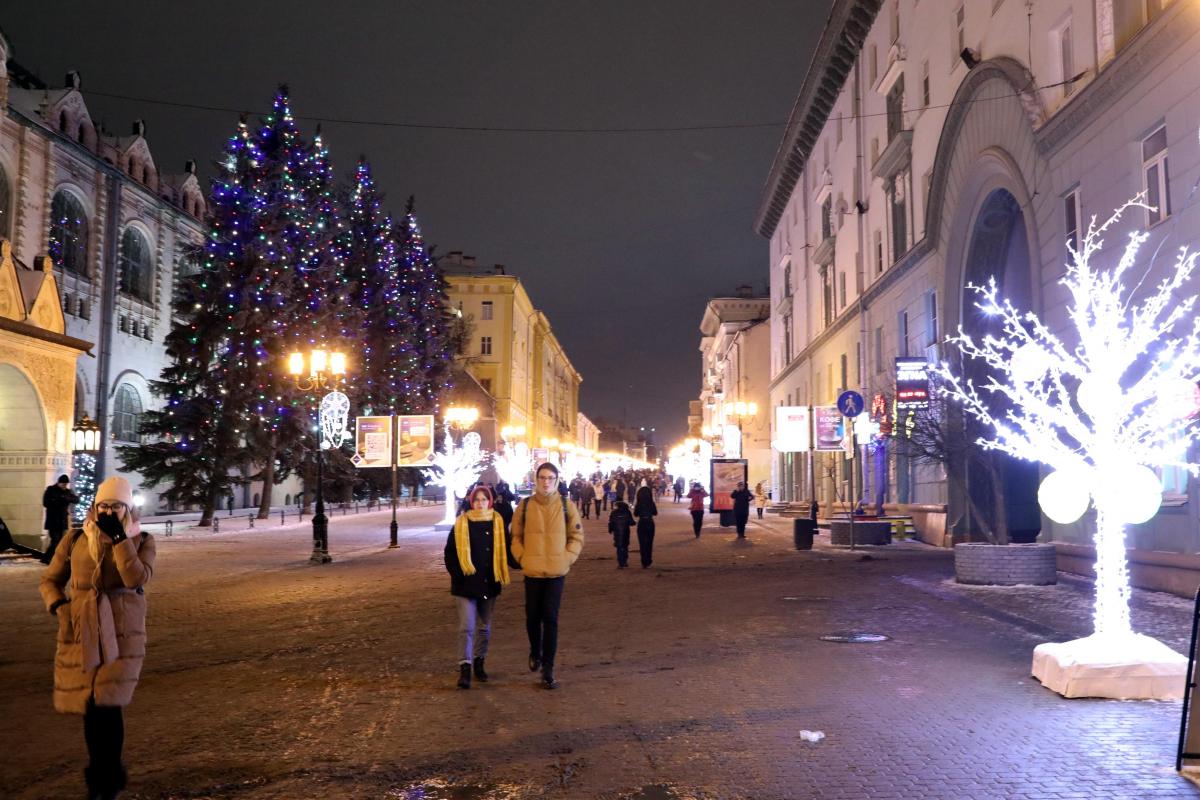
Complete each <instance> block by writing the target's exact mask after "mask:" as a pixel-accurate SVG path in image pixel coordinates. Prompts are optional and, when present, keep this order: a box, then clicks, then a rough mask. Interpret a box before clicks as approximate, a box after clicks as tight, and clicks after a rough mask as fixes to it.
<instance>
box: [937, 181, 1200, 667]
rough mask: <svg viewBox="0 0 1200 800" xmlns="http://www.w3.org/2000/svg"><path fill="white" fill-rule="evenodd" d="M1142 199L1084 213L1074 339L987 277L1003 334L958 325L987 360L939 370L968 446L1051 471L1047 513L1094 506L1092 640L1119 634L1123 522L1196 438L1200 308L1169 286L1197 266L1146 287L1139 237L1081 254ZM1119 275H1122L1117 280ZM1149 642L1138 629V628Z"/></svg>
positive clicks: (1136, 518) (1123, 615) (971, 351)
mask: <svg viewBox="0 0 1200 800" xmlns="http://www.w3.org/2000/svg"><path fill="white" fill-rule="evenodd" d="M1131 207H1136V208H1144V207H1145V206H1144V205H1143V204H1142V203H1141V202H1140V201H1134V202H1131V203H1126V204H1125V205H1124V206H1122V207H1121V208H1119V209H1118V210H1117V211H1116V212H1115V213H1114V214H1113V216H1112V217H1111V218H1110V219H1109V220H1108V221H1107V222H1105V223H1104V224H1103V225H1100V226H1098V227H1097V225H1096V220H1095V219H1094V218H1093V220H1092V222H1091V224H1090V225H1089V227H1088V233H1087V236H1086V237H1084V239H1083V241H1082V242H1081V243H1080V246H1079V248H1078V249H1071V259H1072V263H1071V264H1069V265H1068V268H1067V272H1066V275H1065V277H1064V278H1063V279H1062V280H1061V281H1060V283H1061V285H1062V286H1063V287H1065V289H1066V290H1067V293H1068V295H1069V298H1068V301H1067V312H1068V319H1069V321H1070V323H1071V325H1072V326H1073V328H1074V331H1073V332H1072V335H1071V337H1070V338H1071V340H1072V341H1071V342H1064V341H1063V340H1062V339H1060V338H1059V337H1058V336H1056V335H1055V334H1054V333H1053V332H1052V331H1051V330H1050V329H1049V328H1048V327H1047V326H1046V325H1045V324H1044V323H1043V322H1042V321H1041V320H1040V319H1039V318H1038V317H1037V316H1036V315H1035V314H1033V313H1031V312H1022V311H1018V310H1017V309H1016V308H1014V307H1013V306H1012V304H1011V303H1010V302H1009V301H1007V300H1005V299H1003V298H1001V297H1000V296H999V293H998V290H997V286H996V282H995V279H992V280H991V281H990V282H989V283H988V285H987V286H982V287H981V286H969V287H968V288H970V289H972V290H973V291H975V293H976V295H977V300H976V303H975V307H976V308H977V309H979V311H980V312H982V313H983V314H985V315H988V316H991V317H993V318H995V319H996V321H997V322H998V323H999V325H998V327H999V330H1000V333H998V334H987V335H984V336H982V337H980V338H979V340H978V341H977V340H976V339H974V338H972V337H971V336H968V335H967V334H965V333H964V332H963V330H962V328H961V327H960V328H959V331H958V335H957V336H954V337H951V338H950V340H949V341H951V342H953V343H954V344H956V345H957V347H958V349H959V350H960V351H961V352H962V353H963V354H964V356H966V357H969V358H972V359H978V360H980V361H982V362H983V364H984V365H986V368H987V370H988V377H987V378H986V379H985V382H983V383H982V384H981V385H980V386H976V385H975V384H974V382H972V381H971V380H970V379H969V378H966V377H963V376H960V375H955V374H954V373H952V372H951V370H950V369H949V368H948V366H947V365H946V364H944V363H943V364H941V365H940V367H939V368H938V371H939V373H940V374H941V376H942V377H943V378H944V380H945V385H946V392H947V394H948V395H949V396H950V397H951V398H953V399H955V400H957V401H958V402H959V403H961V405H962V408H963V409H964V410H965V411H966V413H968V414H970V415H973V416H974V417H976V418H977V419H978V420H980V421H981V422H983V423H984V424H985V426H986V427H988V428H989V429H990V430H991V434H992V435H991V437H990V438H981V439H980V440H979V441H978V444H979V445H981V446H983V447H985V448H989V449H995V450H1000V451H1002V452H1004V453H1007V454H1009V455H1011V456H1014V457H1016V458H1021V459H1026V460H1029V461H1038V462H1041V463H1044V464H1046V465H1048V466H1050V467H1051V468H1052V469H1053V470H1054V471H1053V472H1052V473H1051V474H1050V475H1048V476H1047V477H1046V478H1045V479H1044V480H1043V481H1042V484H1041V486H1040V488H1039V490H1038V501H1039V503H1040V504H1041V506H1042V510H1043V511H1044V512H1045V513H1046V516H1048V517H1049V518H1050V519H1052V520H1054V521H1056V522H1060V523H1070V522H1074V521H1075V520H1077V519H1079V518H1080V517H1082V516H1083V514H1084V513H1085V512H1086V511H1087V508H1088V505H1089V501H1090V503H1091V504H1092V505H1093V506H1094V507H1095V511H1096V533H1095V544H1096V600H1095V612H1094V616H1093V623H1094V631H1095V632H1094V634H1093V636H1092V637H1089V638H1088V639H1087V640H1080V641H1081V642H1089V646H1100V645H1103V646H1104V647H1106V648H1108V652H1112V649H1111V648H1112V646H1113V645H1114V644H1115V643H1116V642H1118V641H1121V642H1124V643H1125V644H1126V645H1127V644H1129V639H1130V637H1133V636H1134V634H1133V631H1132V628H1131V626H1130V621H1129V575H1128V570H1127V567H1126V556H1125V526H1126V525H1129V524H1137V523H1141V522H1146V521H1147V520H1149V519H1151V518H1152V517H1153V516H1154V515H1155V514H1156V513H1157V511H1158V508H1159V505H1160V502H1161V499H1162V487H1161V484H1160V481H1159V478H1158V476H1157V475H1156V473H1155V472H1154V469H1152V468H1155V467H1169V466H1174V467H1183V468H1186V469H1189V470H1191V471H1192V472H1193V473H1195V471H1196V467H1197V465H1195V464H1189V463H1187V451H1188V449H1189V447H1190V445H1191V444H1192V443H1193V442H1194V441H1196V439H1197V438H1200V437H1198V435H1197V434H1198V429H1197V426H1196V425H1195V424H1194V421H1193V419H1192V416H1193V414H1194V413H1195V411H1196V409H1197V402H1196V401H1197V388H1196V387H1197V383H1196V381H1197V378H1198V377H1200V318H1197V317H1195V316H1194V315H1193V311H1194V309H1195V305H1196V300H1197V298H1196V295H1190V296H1179V295H1180V294H1181V293H1182V292H1183V290H1184V288H1185V286H1187V284H1188V281H1189V279H1190V278H1191V276H1192V274H1193V272H1194V270H1195V266H1196V256H1197V254H1196V253H1188V252H1187V251H1186V250H1181V251H1180V252H1179V255H1178V257H1177V259H1176V261H1175V264H1174V269H1173V270H1172V271H1171V273H1170V274H1169V275H1168V276H1167V277H1165V278H1163V279H1162V280H1160V281H1158V282H1157V283H1153V284H1152V285H1147V282H1148V281H1150V280H1151V278H1150V266H1146V267H1145V269H1141V270H1138V271H1136V272H1135V261H1136V259H1137V255H1138V250H1139V248H1140V247H1141V245H1142V244H1143V243H1144V242H1145V241H1146V239H1147V238H1148V234H1146V233H1144V232H1138V233H1134V234H1131V235H1130V237H1129V243H1128V244H1127V245H1126V247H1125V252H1124V254H1123V255H1122V257H1121V260H1120V262H1119V263H1118V264H1117V265H1116V266H1115V267H1114V268H1112V269H1097V268H1094V267H1093V266H1092V264H1091V261H1092V259H1093V257H1094V256H1095V255H1096V254H1097V253H1098V252H1099V251H1100V250H1101V248H1102V246H1103V241H1102V237H1103V235H1104V234H1105V233H1106V232H1107V231H1108V230H1109V228H1110V227H1111V226H1113V225H1114V224H1115V223H1116V222H1117V220H1118V219H1120V217H1121V215H1122V213H1124V212H1125V211H1126V210H1128V209H1129V208H1131ZM1126 281H1130V282H1131V283H1132V285H1131V286H1127V285H1126ZM1138 638H1139V639H1145V638H1146V637H1138Z"/></svg>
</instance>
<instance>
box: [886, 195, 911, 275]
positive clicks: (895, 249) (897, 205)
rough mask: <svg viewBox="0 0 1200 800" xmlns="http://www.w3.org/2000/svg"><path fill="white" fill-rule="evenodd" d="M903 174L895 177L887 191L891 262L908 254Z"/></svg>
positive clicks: (906, 206) (906, 211)
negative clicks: (890, 230)
mask: <svg viewBox="0 0 1200 800" xmlns="http://www.w3.org/2000/svg"><path fill="white" fill-rule="evenodd" d="M904 182H905V174H904V173H900V174H899V175H897V176H896V181H895V183H894V184H893V186H892V187H891V189H890V190H889V191H888V205H889V206H890V207H891V212H892V214H891V216H892V261H893V262H896V261H898V260H900V256H902V255H904V254H905V253H907V252H908V204H907V203H906V202H905V200H904Z"/></svg>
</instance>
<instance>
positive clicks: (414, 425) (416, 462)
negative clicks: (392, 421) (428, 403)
mask: <svg viewBox="0 0 1200 800" xmlns="http://www.w3.org/2000/svg"><path fill="white" fill-rule="evenodd" d="M396 419H397V420H398V421H399V424H400V452H399V455H398V456H397V459H396V463H397V464H399V465H400V466H402V467H429V466H433V461H432V458H433V440H434V436H433V415H432V414H401V415H400V416H398V417H396Z"/></svg>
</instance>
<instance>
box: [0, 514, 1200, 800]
mask: <svg viewBox="0 0 1200 800" xmlns="http://www.w3.org/2000/svg"><path fill="white" fill-rule="evenodd" d="M660 509H661V510H662V512H663V513H662V516H661V517H660V524H659V531H658V538H657V544H656V551H655V563H654V566H653V567H652V568H651V569H648V570H642V569H641V568H639V566H638V565H637V557H636V555H635V556H634V557H633V558H631V562H632V564H631V568H630V569H628V570H622V571H618V570H617V569H616V561H615V559H614V554H613V549H612V547H611V543H610V540H609V538H608V536H607V534H605V532H604V529H603V527H602V525H601V524H599V523H597V522H595V521H592V522H589V523H586V524H587V536H588V539H587V544H586V546H585V549H584V556H583V558H582V559H581V560H580V562H579V563H578V564H576V566H575V568H574V570H573V571H572V572H571V574H570V576H569V577H568V579H567V584H566V595H565V599H564V602H563V611H562V617H561V632H560V642H561V644H560V653H559V678H560V679H561V681H562V687H561V688H560V689H559V690H557V691H546V690H543V689H541V688H539V687H538V685H537V684H536V682H535V680H534V676H532V675H531V674H530V673H529V672H528V671H527V670H526V665H525V661H526V655H527V643H526V640H525V633H524V626H523V614H522V590H521V585H520V578H519V577H517V578H516V580H515V582H514V584H513V585H512V586H510V587H509V588H507V589H506V590H505V593H504V595H503V596H502V597H501V598H500V601H499V606H498V613H497V620H496V631H495V635H494V637H493V648H492V653H491V656H490V657H489V659H488V670H489V672H490V673H491V674H492V680H491V682H490V683H488V684H486V685H484V686H479V685H478V684H476V687H474V688H472V689H471V690H470V691H460V690H458V689H456V688H454V682H455V678H456V658H455V654H454V639H455V634H454V630H455V615H454V610H453V605H452V603H451V600H450V596H449V594H448V588H449V582H448V579H447V576H446V573H445V571H444V568H443V566H442V547H443V544H444V542H445V534H438V533H434V532H433V531H432V530H431V528H430V527H429V526H430V525H432V523H433V522H434V521H435V520H436V519H437V518H438V517H439V516H440V509H437V508H415V509H406V510H404V511H402V512H401V524H402V526H403V527H402V528H401V538H400V544H401V547H400V548H399V549H398V550H388V549H387V547H386V544H387V521H388V514H387V513H386V512H385V513H382V514H379V513H377V514H371V515H358V516H348V517H335V519H334V521H333V524H332V527H331V534H330V540H331V542H330V549H331V552H332V553H333V555H334V557H335V559H336V561H335V562H334V563H333V564H330V565H328V566H324V567H312V566H309V565H308V563H307V557H308V553H309V529H308V527H307V520H306V523H305V525H303V526H297V525H292V526H291V527H284V528H280V527H279V526H277V525H276V526H274V527H273V528H270V529H256V530H253V531H236V532H227V533H220V534H212V533H182V534H181V533H176V535H174V536H172V537H170V538H165V537H161V538H160V539H159V555H158V568H157V571H156V575H155V578H154V580H153V582H152V583H151V584H150V587H149V589H148V596H149V603H150V620H149V626H150V627H149V635H150V643H149V653H148V656H147V659H146V668H145V671H144V673H143V678H142V683H141V685H140V687H139V688H138V691H137V694H136V695H135V697H134V702H133V705H132V706H130V707H129V708H128V709H127V715H126V719H127V726H128V737H127V742H126V756H127V760H128V761H129V763H130V772H131V783H130V787H129V793H128V795H127V796H128V797H131V798H225V797H229V798H246V799H247V800H251V799H253V800H259V799H260V798H293V799H294V798H323V797H330V798H341V797H347V798H403V799H411V800H416V799H417V798H423V800H434V799H435V798H447V799H449V798H455V799H456V800H467V799H470V800H492V799H494V800H503V799H505V798H541V797H547V798H846V799H847V800H849V799H850V798H904V799H905V800H912V799H913V798H954V799H955V800H963V799H966V798H1039V799H1041V798H1139V799H1140V798H1167V797H1171V798H1176V797H1200V790H1197V789H1195V788H1194V787H1193V786H1192V785H1191V784H1190V783H1188V782H1187V781H1185V780H1183V779H1181V778H1179V777H1178V776H1177V775H1176V774H1175V772H1174V770H1173V766H1174V747H1175V743H1176V738H1177V736H1178V724H1179V710H1180V709H1179V704H1178V703H1163V702H1136V703H1135V702H1113V701H1094V700H1071V701H1068V700H1063V699H1061V698H1059V697H1058V696H1057V695H1054V694H1052V693H1050V692H1049V691H1047V690H1045V689H1043V688H1042V687H1041V686H1040V685H1038V684H1037V682H1036V681H1034V680H1033V679H1031V678H1030V677H1029V665H1030V655H1031V651H1032V649H1033V647H1034V645H1036V644H1037V643H1039V642H1042V641H1047V640H1051V639H1067V638H1073V637H1075V636H1079V635H1083V634H1086V633H1088V632H1089V625H1090V622H1089V617H1090V591H1091V587H1090V584H1088V583H1086V582H1084V581H1081V580H1077V579H1068V580H1065V581H1064V582H1063V583H1060V585H1058V586H1055V587H1044V588H1018V589H995V588H969V587H960V586H957V585H956V584H954V583H953V582H952V581H951V580H950V575H951V572H952V562H951V555H950V554H949V553H947V552H945V551H938V550H934V549H932V548H927V547H925V546H923V545H919V544H911V543H907V544H897V545H892V546H889V547H886V548H876V549H871V550H869V555H868V554H864V553H860V552H856V553H850V552H845V551H834V550H831V549H829V548H827V547H824V546H821V545H819V546H818V549H817V550H815V551H811V552H797V551H795V550H793V549H792V547H791V536H790V527H789V526H788V524H787V522H786V521H783V520H770V521H769V522H766V523H762V524H760V523H757V522H752V523H751V527H750V531H749V533H750V539H749V540H748V541H746V542H738V541H736V540H735V539H734V536H733V534H732V530H731V529H721V528H719V527H716V526H715V525H711V526H710V527H706V528H705V530H704V533H703V536H702V538H701V539H700V540H698V541H697V540H695V539H693V537H692V535H691V530H690V527H689V523H690V519H689V518H688V516H687V513H686V512H685V511H683V510H682V509H683V506H682V505H680V506H675V505H673V504H672V503H670V501H669V500H668V501H667V502H664V503H662V504H660ZM38 576H39V570H38V569H37V568H36V567H35V566H33V565H25V566H19V565H11V564H9V565H5V566H0V614H2V615H3V619H4V627H3V640H2V641H0V719H2V720H3V723H2V724H0V753H3V754H4V764H3V766H2V767H0V797H4V798H13V797H19V798H60V797H63V798H74V797H82V796H83V791H82V778H81V772H80V771H81V770H82V768H83V765H84V760H85V751H84V746H83V741H82V734H81V723H80V720H79V718H77V717H66V716H60V715H57V714H55V713H53V711H52V708H51V702H50V689H51V662H52V653H53V639H54V632H55V626H54V624H53V622H52V620H51V618H50V617H49V616H48V615H47V614H46V613H45V611H44V610H42V608H41V605H40V603H39V601H38V598H37V591H36V584H37V580H38ZM1190 612H1191V604H1190V602H1189V601H1187V600H1184V599H1180V598H1174V597H1170V596H1167V595H1161V594H1153V593H1145V592H1135V610H1134V621H1135V626H1136V627H1137V628H1138V629H1139V630H1142V631H1145V632H1147V633H1151V634H1153V635H1155V636H1158V637H1160V638H1162V639H1164V640H1166V641H1167V642H1168V643H1170V644H1171V645H1172V646H1175V647H1176V648H1178V649H1180V650H1184V649H1185V647H1186V644H1185V642H1186V639H1187V636H1188V635H1189V633H1190V624H1191V620H1190V616H1191V614H1190ZM842 631H866V632H872V633H880V634H884V635H886V636H888V637H891V638H890V640H888V641H885V642H881V643H876V644H833V643H827V642H823V641H820V640H819V638H818V637H820V636H822V635H824V634H829V633H834V632H842ZM805 731H813V732H821V733H823V734H824V738H821V739H820V740H819V741H816V742H811V741H806V739H805V737H804V736H802V732H805ZM811 738H816V737H811Z"/></svg>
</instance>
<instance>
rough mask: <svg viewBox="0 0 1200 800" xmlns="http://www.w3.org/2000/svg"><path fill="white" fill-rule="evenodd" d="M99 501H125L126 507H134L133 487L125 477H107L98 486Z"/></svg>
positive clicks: (97, 495)
mask: <svg viewBox="0 0 1200 800" xmlns="http://www.w3.org/2000/svg"><path fill="white" fill-rule="evenodd" d="M96 502H97V503H113V502H117V503H124V504H125V507H126V508H133V487H132V486H130V485H129V481H127V480H125V479H124V478H118V477H112V478H105V479H104V481H103V482H102V483H101V484H100V485H99V486H97V487H96Z"/></svg>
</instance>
